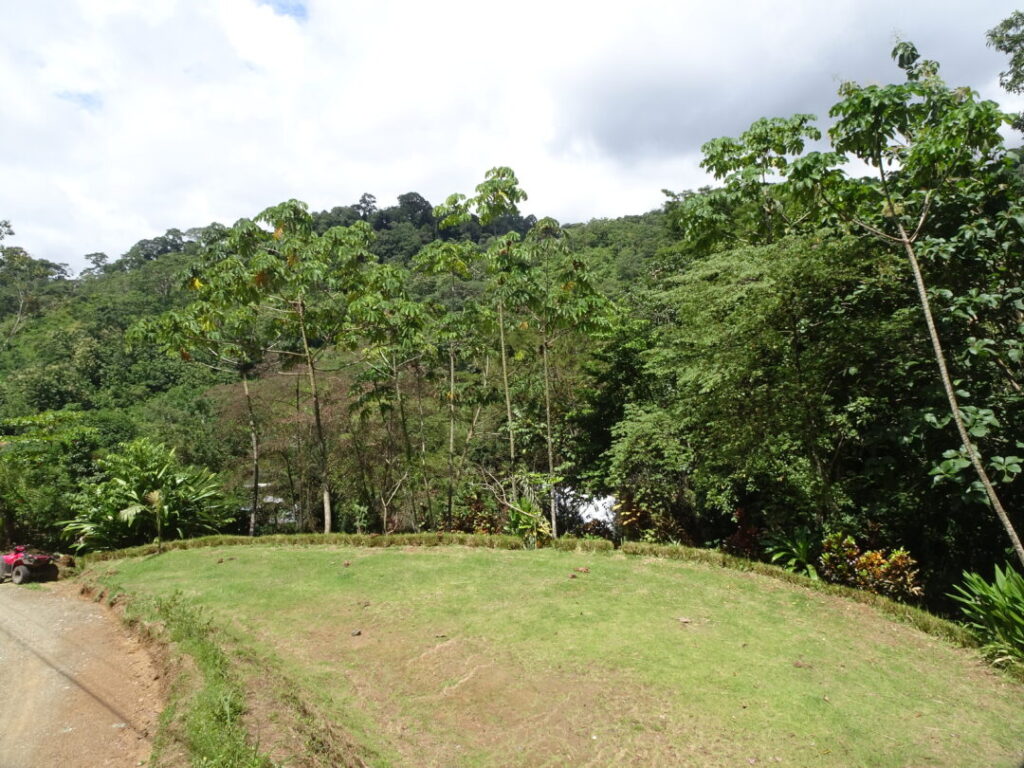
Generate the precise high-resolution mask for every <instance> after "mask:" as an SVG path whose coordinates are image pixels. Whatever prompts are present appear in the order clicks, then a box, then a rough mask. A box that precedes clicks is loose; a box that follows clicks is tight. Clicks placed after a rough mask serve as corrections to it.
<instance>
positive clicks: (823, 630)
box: [86, 545, 1024, 768]
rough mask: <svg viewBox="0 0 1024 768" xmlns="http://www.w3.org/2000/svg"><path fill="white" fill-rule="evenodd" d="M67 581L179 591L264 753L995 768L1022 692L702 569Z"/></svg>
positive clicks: (210, 561) (932, 648) (368, 563)
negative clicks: (205, 625) (216, 650)
mask: <svg viewBox="0 0 1024 768" xmlns="http://www.w3.org/2000/svg"><path fill="white" fill-rule="evenodd" d="M346 562H348V563H349V565H348V566H346V565H345V563H346ZM584 567H585V568H589V572H577V571H575V570H574V569H576V568H584ZM570 575H573V576H575V578H569V577H570ZM86 577H87V578H93V579H98V580H100V581H101V582H102V583H104V584H106V585H107V587H108V589H115V590H122V591H127V592H129V593H131V594H133V595H136V596H138V597H137V599H140V600H142V601H143V602H145V601H146V600H152V599H153V598H158V597H159V598H163V599H165V598H167V597H168V596H170V595H174V594H176V593H180V594H181V595H182V596H183V597H182V599H183V600H184V601H186V602H185V603H183V604H187V605H188V606H189V610H198V611H201V612H203V615H208V616H210V617H212V620H213V625H214V626H216V627H218V628H219V632H218V633H217V634H216V635H215V637H218V638H219V640H218V642H219V646H220V647H221V648H222V649H226V650H225V653H226V654H227V655H226V656H225V658H228V657H230V659H232V663H231V665H230V670H229V678H230V677H232V676H237V677H238V679H239V680H240V681H241V682H240V683H239V684H240V685H242V686H243V687H244V688H245V689H246V691H247V692H248V695H250V696H252V697H254V700H260V701H262V702H263V703H262V704H260V705H254V710H257V712H256V713H255V714H258V713H259V712H263V713H265V714H267V717H265V718H264V720H265V722H262V723H261V724H260V726H259V730H258V733H259V741H260V745H261V747H262V748H263V750H264V751H265V752H266V753H268V754H271V755H272V756H274V757H275V758H276V759H278V760H284V759H285V758H289V757H292V758H296V757H297V756H298V755H303V756H304V758H305V759H306V761H307V763H308V764H312V765H332V764H352V765H358V764H360V762H362V763H364V764H366V765H373V766H387V765H394V766H429V765H434V766H544V765H548V766H562V765H592V766H606V765H638V766H640V765H644V766H647V765H663V766H685V765H693V766H735V765H750V764H753V765H786V766H815V767H817V766H842V767H843V768H848V767H851V766H958V767H959V766H964V767H967V766H986V767H988V766H1007V767H1008V768H1009V767H1010V766H1013V768H1016V766H1017V765H1018V764H1019V763H1020V761H1021V759H1022V758H1024V719H1022V718H1021V717H1020V714H1021V712H1022V711H1024V687H1022V686H1021V685H1020V684H1019V683H1017V682H1014V681H1013V680H1011V679H1009V678H1007V677H1006V676H1002V675H999V674H997V673H994V672H992V671H991V670H989V669H987V668H986V667H985V666H984V665H983V664H982V663H981V661H980V660H979V657H978V656H977V654H976V653H975V652H972V651H966V650H963V649H960V648H955V647H953V646H952V645H951V644H950V643H948V642H946V641H944V640H942V639H940V638H937V637H935V636H934V635H929V634H925V633H924V632H921V631H919V630H918V629H915V628H914V627H912V626H907V625H905V624H899V623H895V622H893V621H891V620H889V619H888V618H887V617H886V616H885V615H884V614H883V613H882V612H881V611H880V610H879V609H878V607H877V606H871V605H865V604H861V603H858V602H855V601H852V600H848V599H845V598H842V597H838V596H836V595H832V594H828V593H824V592H820V591H815V590H812V589H808V588H806V587H804V586H801V585H800V584H790V583H786V582H784V581H781V580H779V579H778V578H772V577H770V576H767V575H764V574H760V573H754V572H739V571H734V570H729V569H724V568H721V567H718V564H710V563H701V562H692V561H684V560H668V559H663V558H645V557H636V556H632V557H626V556H624V555H622V554H609V553H597V552H563V551H552V550H542V551H535V552H522V551H511V550H506V549H470V548H464V547H458V548H452V547H442V548H429V549H427V548H415V549H414V548H412V547H405V548H401V547H399V548H393V547H392V548H375V549H370V548H346V547H333V546H321V547H310V548H301V549H300V548H295V547H289V546H267V545H258V546H247V547H231V548H227V547H224V548H217V547H212V548H204V549H188V550H181V551H173V552H168V553H165V554H163V555H160V556H158V557H146V558H136V559H130V560H118V561H107V562H94V563H93V564H92V565H91V566H90V567H89V569H88V570H87V574H86ZM179 602H180V601H179ZM354 633H358V634H354ZM255 714H254V715H250V720H249V725H250V728H254V727H256V723H255V720H256V719H257V718H256V717H255ZM751 761H753V762H751ZM210 764H211V765H212V764H214V763H210ZM225 764H227V763H225ZM288 764H290V765H301V764H306V763H303V762H301V761H299V760H297V759H293V760H291V761H290V762H289V763H288Z"/></svg>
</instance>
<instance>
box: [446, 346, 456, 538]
mask: <svg viewBox="0 0 1024 768" xmlns="http://www.w3.org/2000/svg"><path fill="white" fill-rule="evenodd" d="M454 507H455V345H454V344H449V345H448V505H447V507H446V508H445V528H447V529H448V530H451V527H452V519H453V518H454V516H455V509H454Z"/></svg>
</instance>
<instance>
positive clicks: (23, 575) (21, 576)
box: [11, 565, 30, 584]
mask: <svg viewBox="0 0 1024 768" xmlns="http://www.w3.org/2000/svg"><path fill="white" fill-rule="evenodd" d="M29 575H30V571H29V569H28V566H25V565H19V566H18V567H17V568H15V569H14V573H12V574H11V581H13V582H14V583H15V584H24V583H25V582H26V581H28V579H29Z"/></svg>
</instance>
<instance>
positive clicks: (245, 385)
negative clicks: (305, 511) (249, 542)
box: [242, 372, 260, 536]
mask: <svg viewBox="0 0 1024 768" xmlns="http://www.w3.org/2000/svg"><path fill="white" fill-rule="evenodd" d="M242 391H243V392H245V408H246V411H247V413H248V416H249V445H250V448H251V450H252V507H251V508H250V510H249V535H250V536H255V535H256V520H257V518H258V516H259V509H260V435H259V432H258V431H257V429H256V412H255V411H254V409H253V407H252V395H251V394H250V393H249V376H248V374H247V373H245V372H243V373H242Z"/></svg>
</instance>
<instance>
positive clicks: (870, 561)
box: [819, 533, 923, 601]
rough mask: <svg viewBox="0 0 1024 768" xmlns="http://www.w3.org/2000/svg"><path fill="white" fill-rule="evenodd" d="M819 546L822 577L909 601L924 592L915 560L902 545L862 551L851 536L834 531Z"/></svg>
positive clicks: (834, 582)
mask: <svg viewBox="0 0 1024 768" xmlns="http://www.w3.org/2000/svg"><path fill="white" fill-rule="evenodd" d="M821 550H822V551H821V558H820V559H819V562H820V564H821V568H820V570H819V573H820V575H821V577H822V578H823V579H824V580H825V581H830V582H832V583H833V584H845V585H846V586H848V587H856V588H857V589H865V590H867V591H869V592H874V593H876V594H879V595H885V596H886V597H890V598H892V599H893V600H901V601H912V600H915V599H917V598H919V597H921V595H922V594H923V590H922V589H921V584H920V582H919V580H918V575H917V561H916V560H914V558H913V557H911V556H910V553H909V552H907V551H906V550H905V549H894V550H892V551H891V552H888V553H887V552H885V551H884V550H880V549H870V550H867V551H861V548H860V547H859V546H857V542H856V541H855V540H854V538H853V537H852V536H846V535H843V534H841V533H833V534H831V535H829V536H826V537H825V538H824V540H823V541H822V542H821Z"/></svg>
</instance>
